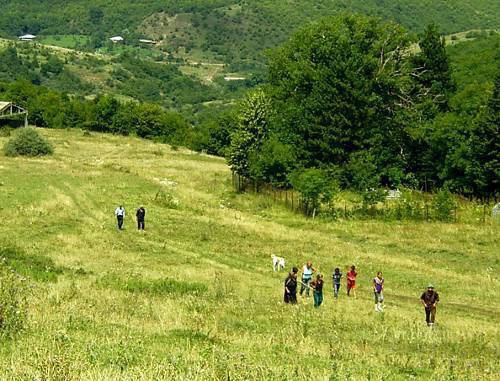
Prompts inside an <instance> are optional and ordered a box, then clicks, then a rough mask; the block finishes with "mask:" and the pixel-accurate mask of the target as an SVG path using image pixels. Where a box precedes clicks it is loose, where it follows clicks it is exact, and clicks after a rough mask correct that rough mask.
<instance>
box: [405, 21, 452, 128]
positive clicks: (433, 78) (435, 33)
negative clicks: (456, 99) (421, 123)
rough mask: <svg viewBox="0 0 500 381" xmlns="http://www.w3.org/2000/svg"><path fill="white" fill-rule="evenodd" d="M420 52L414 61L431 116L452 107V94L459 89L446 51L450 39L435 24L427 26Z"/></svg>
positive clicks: (421, 39) (416, 75) (423, 98)
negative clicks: (450, 102)
mask: <svg viewBox="0 0 500 381" xmlns="http://www.w3.org/2000/svg"><path fill="white" fill-rule="evenodd" d="M418 45H419V47H420V53H418V54H417V55H416V56H415V57H414V59H413V61H414V65H415V78H416V81H417V83H418V85H419V87H420V89H419V90H420V93H419V97H420V98H421V102H422V103H423V104H425V105H426V106H427V108H428V109H429V110H427V113H429V115H428V116H429V117H431V118H432V117H433V116H435V113H437V112H439V111H446V110H447V109H448V102H449V99H450V96H451V95H452V94H453V93H454V91H455V90H456V86H455V82H454V81H453V78H452V69H451V64H450V58H449V56H448V53H447V52H446V41H445V39H444V37H443V36H442V35H441V33H440V31H439V28H438V27H437V25H435V24H430V25H428V26H427V27H426V29H425V31H424V33H423V34H422V35H421V36H420V40H419V43H418Z"/></svg>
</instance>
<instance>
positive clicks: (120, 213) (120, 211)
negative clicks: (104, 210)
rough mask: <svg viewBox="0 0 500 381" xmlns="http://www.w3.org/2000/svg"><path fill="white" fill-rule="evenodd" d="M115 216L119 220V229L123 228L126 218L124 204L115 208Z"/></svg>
mask: <svg viewBox="0 0 500 381" xmlns="http://www.w3.org/2000/svg"><path fill="white" fill-rule="evenodd" d="M115 216H116V219H117V221H118V229H120V230H122V229H123V219H124V218H125V208H124V207H123V206H121V205H120V206H119V207H118V208H116V210H115Z"/></svg>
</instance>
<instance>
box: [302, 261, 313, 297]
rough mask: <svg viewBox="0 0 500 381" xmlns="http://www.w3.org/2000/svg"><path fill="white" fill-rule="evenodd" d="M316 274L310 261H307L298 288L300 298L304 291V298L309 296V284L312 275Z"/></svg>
mask: <svg viewBox="0 0 500 381" xmlns="http://www.w3.org/2000/svg"><path fill="white" fill-rule="evenodd" d="M315 272H316V269H315V268H314V267H313V265H312V262H311V261H307V263H306V264H305V265H304V268H303V269H302V283H301V286H300V296H302V294H303V293H304V290H305V291H306V296H307V297H308V296H309V287H308V286H309V282H311V280H312V277H313V274H314V273H315Z"/></svg>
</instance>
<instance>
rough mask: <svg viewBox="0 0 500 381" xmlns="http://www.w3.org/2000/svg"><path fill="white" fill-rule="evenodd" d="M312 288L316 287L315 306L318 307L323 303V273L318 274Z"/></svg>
mask: <svg viewBox="0 0 500 381" xmlns="http://www.w3.org/2000/svg"><path fill="white" fill-rule="evenodd" d="M311 288H312V289H314V295H313V296H314V307H316V308H318V307H319V306H321V303H323V275H322V274H318V275H317V276H316V280H314V281H312V282H311Z"/></svg>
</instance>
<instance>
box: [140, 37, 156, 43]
mask: <svg viewBox="0 0 500 381" xmlns="http://www.w3.org/2000/svg"><path fill="white" fill-rule="evenodd" d="M139 42H140V43H142V44H149V45H156V41H155V40H146V39H145V38H140V39H139Z"/></svg>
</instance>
